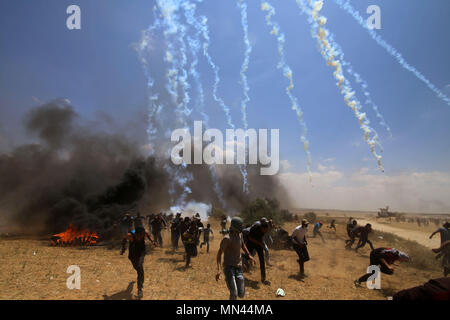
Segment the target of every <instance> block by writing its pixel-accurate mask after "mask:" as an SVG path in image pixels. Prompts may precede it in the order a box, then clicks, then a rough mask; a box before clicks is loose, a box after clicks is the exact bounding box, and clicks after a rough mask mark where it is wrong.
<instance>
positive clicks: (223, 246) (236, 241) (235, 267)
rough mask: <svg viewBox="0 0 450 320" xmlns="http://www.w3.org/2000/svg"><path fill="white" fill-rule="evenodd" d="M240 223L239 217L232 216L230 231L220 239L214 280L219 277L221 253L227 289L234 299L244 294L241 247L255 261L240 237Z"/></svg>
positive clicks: (231, 298)
mask: <svg viewBox="0 0 450 320" xmlns="http://www.w3.org/2000/svg"><path fill="white" fill-rule="evenodd" d="M242 225H243V222H242V219H241V218H239V217H233V219H231V225H230V232H229V233H228V234H227V235H226V236H225V237H224V238H223V239H222V241H221V242H220V248H219V251H217V274H216V281H219V279H220V265H221V260H222V254H223V272H224V274H225V281H226V283H227V287H228V290H230V300H236V299H237V297H239V298H243V297H244V295H245V283H244V273H243V271H242V256H241V249H242V251H244V253H245V254H246V255H247V256H248V257H249V258H250V260H251V261H252V263H253V264H254V263H256V260H255V259H254V258H253V257H252V256H251V255H250V252H249V251H248V249H247V247H246V246H245V243H244V241H243V239H242V236H241V232H242Z"/></svg>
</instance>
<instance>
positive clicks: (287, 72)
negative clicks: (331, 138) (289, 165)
mask: <svg viewBox="0 0 450 320" xmlns="http://www.w3.org/2000/svg"><path fill="white" fill-rule="evenodd" d="M261 10H262V11H268V12H267V15H266V24H267V25H268V26H269V27H270V28H271V29H272V31H271V32H270V34H272V35H274V36H275V37H277V41H278V53H279V56H280V62H279V63H278V69H281V70H282V71H283V75H284V76H285V77H286V78H287V79H288V80H289V86H288V87H286V94H287V96H288V97H289V100H290V101H291V103H292V110H294V111H295V113H296V114H297V119H298V121H299V123H300V126H301V127H302V135H301V138H300V140H301V141H302V143H303V149H304V150H305V152H306V157H307V164H306V169H307V171H308V174H309V181H310V182H312V173H311V153H310V151H309V141H308V140H307V139H306V133H307V131H308V130H307V127H306V123H305V121H304V119H303V111H302V109H301V107H300V106H299V104H298V101H297V98H296V97H295V96H294V95H293V94H292V92H291V91H292V89H294V80H293V72H292V70H291V68H290V67H289V65H288V64H287V62H286V58H285V55H284V43H285V36H284V33H282V32H281V31H280V30H281V29H280V26H279V25H278V24H277V23H276V22H274V21H273V20H272V16H274V15H275V9H274V7H273V6H272V5H271V4H270V3H268V2H267V1H264V0H262V1H261Z"/></svg>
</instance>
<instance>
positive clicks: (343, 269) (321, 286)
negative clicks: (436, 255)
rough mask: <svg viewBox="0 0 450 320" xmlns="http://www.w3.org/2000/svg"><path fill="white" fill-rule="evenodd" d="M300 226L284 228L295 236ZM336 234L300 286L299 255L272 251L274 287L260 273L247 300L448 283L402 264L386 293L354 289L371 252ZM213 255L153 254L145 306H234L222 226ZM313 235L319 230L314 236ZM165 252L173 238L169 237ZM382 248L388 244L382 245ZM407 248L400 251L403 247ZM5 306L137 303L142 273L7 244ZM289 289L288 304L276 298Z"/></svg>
mask: <svg viewBox="0 0 450 320" xmlns="http://www.w3.org/2000/svg"><path fill="white" fill-rule="evenodd" d="M294 227H295V225H294V224H288V225H285V228H286V230H288V231H289V232H291V231H292V229H293V228H294ZM337 227H338V230H337V234H336V233H334V231H329V230H327V228H326V227H324V228H323V229H324V230H323V234H324V236H325V239H326V243H325V244H324V243H322V240H321V239H320V238H310V239H309V240H308V241H309V252H310V256H311V261H309V262H307V263H306V273H307V277H306V278H305V279H299V278H298V276H297V274H298V264H297V262H296V259H297V256H296V254H295V252H294V251H293V250H272V261H271V262H272V264H273V266H271V267H268V270H267V275H268V280H270V281H271V285H270V286H266V285H263V284H262V283H261V282H260V273H259V268H254V270H252V271H251V272H250V273H245V278H246V296H245V299H263V300H266V299H362V300H379V299H382V300H383V299H387V297H388V296H391V295H392V294H393V293H395V292H397V291H398V290H401V289H405V288H409V287H412V286H416V285H420V284H423V283H425V282H426V281H428V280H429V279H430V278H435V277H441V271H440V270H419V269H415V268H413V267H412V266H409V265H407V264H403V265H401V266H400V267H398V268H397V269H396V271H395V274H394V275H393V276H385V275H382V280H381V285H382V289H381V290H369V289H367V288H365V287H364V288H355V287H354V285H353V280H354V279H356V278H358V277H359V276H361V275H362V274H364V272H365V270H366V268H367V266H368V264H369V248H368V247H365V248H362V249H361V250H360V252H358V253H355V252H354V251H349V250H345V249H344V239H345V222H343V221H342V222H338V226H337ZM213 230H214V231H215V232H216V235H215V239H214V240H213V241H212V244H211V251H210V252H209V253H206V250H205V248H203V249H200V250H199V256H198V257H196V258H194V259H193V262H192V268H188V269H184V262H183V250H181V249H180V250H178V251H177V252H175V253H172V252H171V250H170V249H169V248H155V249H153V250H151V251H150V252H149V253H148V255H147V257H146V261H145V283H144V299H227V298H228V290H227V288H226V284H225V281H224V278H223V275H222V277H221V280H220V281H219V282H216V281H215V279H214V277H215V272H216V262H215V259H216V252H217V249H218V246H219V243H220V240H221V238H222V236H221V235H220V234H218V224H217V223H214V224H213ZM310 233H312V231H310ZM164 240H165V243H166V245H167V244H168V240H169V232H167V231H166V232H164ZM374 245H375V246H376V247H379V246H384V245H386V246H387V245H389V244H388V243H384V242H383V240H380V239H375V240H374ZM399 249H401V248H399ZM0 260H1V261H2V263H1V264H0V299H119V300H121V299H134V298H135V294H136V291H137V289H136V286H135V283H134V281H135V280H136V272H135V271H134V269H133V268H132V266H131V263H130V262H129V261H128V259H127V256H126V254H125V255H123V256H121V255H119V252H118V250H116V249H114V250H110V249H107V248H106V247H104V246H103V247H102V246H97V247H90V248H87V249H81V248H63V247H51V246H49V243H48V241H47V240H33V239H16V240H4V239H2V240H0ZM70 265H78V266H79V267H80V268H81V289H80V290H76V289H74V290H69V289H68V288H67V286H66V281H67V278H68V277H69V276H70V275H69V274H68V273H66V270H67V268H68V266H70ZM278 288H283V289H284V290H285V292H286V296H285V297H284V298H276V296H275V292H276V290H277V289H278Z"/></svg>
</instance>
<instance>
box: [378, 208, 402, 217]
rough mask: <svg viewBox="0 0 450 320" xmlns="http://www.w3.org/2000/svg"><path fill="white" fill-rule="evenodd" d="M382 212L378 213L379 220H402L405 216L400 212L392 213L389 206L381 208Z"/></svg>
mask: <svg viewBox="0 0 450 320" xmlns="http://www.w3.org/2000/svg"><path fill="white" fill-rule="evenodd" d="M379 209H380V211H378V217H377V218H400V217H402V216H403V214H401V213H398V212H390V211H389V206H386V208H379Z"/></svg>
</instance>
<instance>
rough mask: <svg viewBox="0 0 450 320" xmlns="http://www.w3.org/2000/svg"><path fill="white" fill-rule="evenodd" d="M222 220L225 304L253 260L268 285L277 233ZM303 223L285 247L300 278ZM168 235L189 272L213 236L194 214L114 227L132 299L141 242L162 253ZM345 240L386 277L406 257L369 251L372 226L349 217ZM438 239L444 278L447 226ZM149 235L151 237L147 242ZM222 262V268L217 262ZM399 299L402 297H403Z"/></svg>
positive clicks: (266, 223) (449, 254)
mask: <svg viewBox="0 0 450 320" xmlns="http://www.w3.org/2000/svg"><path fill="white" fill-rule="evenodd" d="M146 219H147V226H148V231H147V230H146V229H145V227H144V225H145V220H146ZM227 222H228V218H227V217H226V216H223V218H222V220H221V222H220V227H221V230H220V234H221V235H222V240H221V242H220V245H219V250H218V252H217V259H216V260H217V274H216V280H217V281H218V280H219V279H220V275H221V273H222V272H223V274H224V276H225V282H226V284H227V287H228V289H229V292H230V296H229V298H230V299H232V300H234V299H237V298H238V297H240V298H243V297H244V295H245V285H244V283H245V282H244V271H246V270H248V269H249V268H250V267H251V266H252V265H254V264H256V259H255V257H256V255H257V256H258V260H259V269H260V273H261V282H262V283H263V284H265V285H270V281H268V280H267V274H266V265H269V266H270V249H269V248H270V247H271V245H272V244H273V239H272V231H273V230H274V229H278V228H277V227H275V225H274V223H273V221H272V220H270V219H267V218H261V219H260V220H258V221H255V222H254V223H253V224H252V225H249V226H245V227H244V223H243V220H242V219H241V218H240V217H233V218H232V219H231V222H230V227H229V228H227V227H226V226H227ZM308 226H309V222H308V220H306V219H303V220H302V221H301V224H300V225H298V226H297V227H296V228H295V229H294V230H293V232H292V234H291V236H290V237H289V242H290V246H291V247H292V248H293V249H294V251H295V252H296V254H297V256H298V259H297V262H298V264H299V277H300V278H304V277H305V276H306V274H305V263H306V262H308V261H309V260H310V256H309V253H308V242H307V237H306V236H307V233H308ZM322 226H323V222H322V221H318V222H316V223H314V227H313V238H315V237H316V236H320V238H321V240H322V241H323V243H325V239H324V237H323V235H322V233H321V231H320V229H321V228H322ZM168 228H169V229H170V235H171V237H170V238H171V242H172V243H171V246H172V250H173V251H174V252H175V251H176V250H177V249H178V248H179V241H180V239H181V242H182V244H183V246H184V250H185V254H184V261H185V268H188V267H189V266H190V263H191V260H192V258H194V257H196V256H197V255H198V246H200V248H202V247H203V246H206V252H207V253H209V249H210V240H211V237H213V235H214V232H213V230H212V228H211V225H210V224H207V225H206V227H205V226H204V224H203V223H202V221H201V218H200V215H199V214H198V213H196V214H195V215H194V216H192V217H189V216H186V217H184V218H182V214H181V213H180V212H178V213H176V214H175V215H173V214H170V215H166V214H164V213H159V214H151V215H147V216H146V217H143V216H141V215H140V214H137V215H136V216H132V215H130V214H128V213H127V214H125V215H124V217H123V218H122V219H121V221H120V230H121V232H122V234H123V240H122V248H121V251H120V253H121V254H123V253H124V252H125V251H126V244H127V243H128V244H129V246H128V247H129V254H128V258H129V260H130V261H131V263H132V265H133V268H134V269H135V270H136V272H137V286H138V298H142V296H143V292H142V290H143V283H144V268H143V263H144V258H145V254H146V249H145V239H148V240H149V241H150V242H151V244H152V245H154V246H159V247H163V245H164V244H163V237H162V235H161V232H162V230H164V229H168ZM328 228H330V229H334V230H335V231H336V223H335V220H332V221H331V223H330V226H329V227H328ZM346 230H347V235H348V237H349V239H347V240H345V248H346V249H347V250H352V246H353V245H354V244H355V242H356V239H358V242H357V244H356V247H355V248H354V250H355V252H357V251H358V250H359V249H361V248H363V247H365V245H366V244H369V246H370V249H371V252H370V257H369V266H376V267H378V270H379V272H381V273H383V274H387V275H392V274H394V266H396V265H397V264H396V262H408V261H410V257H409V255H408V254H407V253H405V252H402V251H400V250H397V249H395V248H387V247H380V248H374V246H373V244H372V242H371V241H370V240H369V235H370V234H371V233H372V226H371V225H370V224H366V225H364V226H359V225H358V222H357V221H356V220H355V219H353V218H352V217H350V218H349V220H348V222H347V226H346ZM437 233H439V234H440V236H441V246H440V247H439V248H436V249H433V251H434V252H435V253H436V254H437V256H436V258H437V259H439V258H442V259H443V262H442V265H443V267H444V276H445V277H446V276H447V275H448V274H449V273H450V224H449V223H448V222H446V223H445V224H444V225H443V226H442V227H441V228H439V229H437V230H436V231H435V232H433V233H432V234H431V235H430V239H431V238H432V237H433V236H434V235H435V234H437ZM150 234H151V236H150ZM202 234H203V241H202V242H201V241H200V239H201V235H202ZM222 256H223V262H222ZM374 274H375V271H374V270H372V271H371V272H368V273H365V274H364V275H362V276H361V277H360V278H358V279H357V280H355V281H354V285H355V286H356V287H361V283H363V282H367V281H368V280H369V279H372V278H371V276H372V275H374ZM404 296H405V294H403V295H402V297H404Z"/></svg>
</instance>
